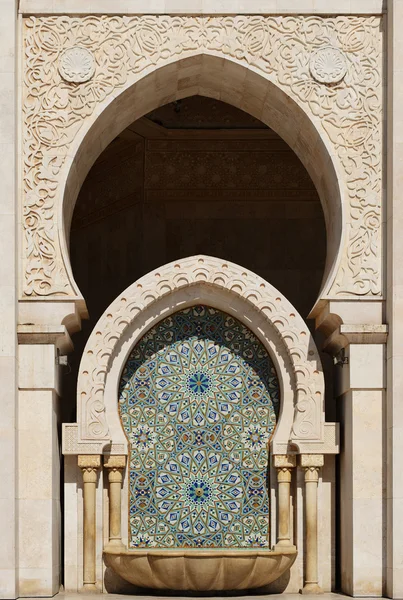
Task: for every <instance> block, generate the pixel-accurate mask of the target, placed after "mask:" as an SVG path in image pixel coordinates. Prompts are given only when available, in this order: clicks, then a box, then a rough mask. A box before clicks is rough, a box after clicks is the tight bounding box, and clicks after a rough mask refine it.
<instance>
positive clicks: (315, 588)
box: [300, 583, 323, 594]
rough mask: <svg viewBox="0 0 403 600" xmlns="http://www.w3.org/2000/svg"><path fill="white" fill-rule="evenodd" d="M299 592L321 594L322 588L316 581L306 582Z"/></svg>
mask: <svg viewBox="0 0 403 600" xmlns="http://www.w3.org/2000/svg"><path fill="white" fill-rule="evenodd" d="M300 594H323V590H322V588H321V587H320V585H319V584H318V583H306V584H305V585H304V587H303V588H302V590H300Z"/></svg>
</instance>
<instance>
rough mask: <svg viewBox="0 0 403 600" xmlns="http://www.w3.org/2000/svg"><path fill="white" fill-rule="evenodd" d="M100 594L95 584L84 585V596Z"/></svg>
mask: <svg viewBox="0 0 403 600" xmlns="http://www.w3.org/2000/svg"><path fill="white" fill-rule="evenodd" d="M98 592H99V590H98V588H97V586H96V585H95V583H84V585H83V593H84V594H97V593H98Z"/></svg>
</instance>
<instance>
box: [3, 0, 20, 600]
mask: <svg viewBox="0 0 403 600" xmlns="http://www.w3.org/2000/svg"><path fill="white" fill-rule="evenodd" d="M16 10H17V3H16V1H15V0H4V2H2V3H1V5H0V15H1V16H0V155H1V157H2V158H1V160H0V180H1V182H2V183H1V193H0V255H1V266H0V376H1V386H0V405H1V418H0V450H1V454H2V456H3V460H2V461H1V464H0V479H1V481H2V485H1V486H0V504H1V512H0V515H1V516H0V539H1V540H2V543H1V547H0V598H11V597H15V595H16V593H17V569H18V540H17V528H16V526H15V520H16V519H17V514H18V503H17V500H16V497H17V480H18V473H17V464H18V463H17V460H16V459H17V456H18V454H17V446H18V437H17V431H16V420H17V368H18V365H17V357H16V341H17V339H16V321H17V319H16V298H17V281H18V278H17V271H16V253H15V250H16V245H15V240H16V223H17V202H16V154H17V140H16V137H15V128H16V102H17V85H16V84H17V80H16V63H15V60H16V16H15V15H16Z"/></svg>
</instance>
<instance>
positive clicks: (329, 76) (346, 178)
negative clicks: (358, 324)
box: [22, 16, 383, 298]
mask: <svg viewBox="0 0 403 600" xmlns="http://www.w3.org/2000/svg"><path fill="white" fill-rule="evenodd" d="M23 31H24V52H23V59H24V68H23V73H24V85H23V107H22V108H23V119H24V121H23V152H24V156H23V167H24V199H23V218H22V220H23V227H24V235H23V240H24V242H23V243H24V248H23V259H24V266H25V267H24V277H23V280H24V282H23V294H24V296H25V297H31V298H35V297H53V296H75V290H74V289H73V287H72V283H71V282H70V281H69V276H68V273H67V271H66V267H65V265H64V264H63V258H62V250H61V242H60V241H59V240H58V229H59V227H60V228H61V227H62V226H61V224H58V222H57V219H58V214H61V210H60V202H61V199H60V196H61V194H63V191H64V190H63V189H62V188H63V185H62V174H63V166H64V164H65V162H66V158H67V156H68V154H69V151H70V149H71V146H72V144H73V142H74V139H75V138H76V136H77V134H78V132H79V131H80V129H81V128H82V127H83V123H85V121H86V119H87V118H88V117H91V115H93V113H94V111H95V110H96V109H97V107H98V106H99V104H100V103H102V102H103V101H105V100H106V99H107V98H108V97H111V95H112V94H118V93H119V91H120V90H123V89H127V88H128V87H129V86H130V85H131V81H132V80H133V78H134V77H136V76H137V77H138V75H139V74H141V73H143V72H144V73H145V72H146V71H147V72H149V71H150V68H152V67H154V68H156V69H157V68H158V67H159V66H162V65H164V64H167V62H172V61H173V60H175V59H177V60H180V59H182V58H186V57H190V56H194V55H196V54H202V53H205V54H213V55H215V56H219V57H222V58H229V59H231V60H233V61H235V62H238V63H239V64H243V65H245V66H250V67H252V68H253V69H254V70H256V71H257V72H259V73H261V74H262V76H264V77H266V78H268V79H269V80H271V81H272V82H274V83H275V85H277V86H279V87H280V88H281V89H283V90H284V91H285V92H286V93H287V94H288V95H289V96H290V97H291V98H292V99H293V100H294V101H296V102H297V103H298V104H299V105H301V106H302V107H303V109H304V110H305V111H306V112H307V114H308V115H310V116H311V118H312V119H313V120H314V122H315V123H316V125H317V127H318V129H319V131H321V132H322V135H323V137H324V138H326V139H327V143H328V145H330V147H331V149H332V151H333V152H334V154H335V156H337V158H338V161H339V163H340V165H341V166H342V170H343V173H342V178H343V181H342V182H341V185H343V186H345V189H346V192H347V195H348V205H346V206H345V216H344V221H345V223H344V227H345V231H344V240H345V241H344V242H343V243H344V246H343V250H342V258H341V264H340V265H339V268H338V272H337V275H336V278H335V280H334V282H333V287H332V289H331V290H330V294H331V295H333V296H336V297H351V296H353V297H354V296H365V295H369V296H371V295H375V296H379V295H380V294H381V289H382V281H381V256H380V250H381V192H382V143H381V140H382V110H381V107H382V96H383V87H382V29H381V19H380V18H379V17H372V16H371V17H359V16H338V17H329V18H327V17H326V18H322V17H312V16H286V17H283V16H275V17H274V16H272V17H261V16H236V17H231V16H228V17H221V16H218V17H193V16H190V17H189V16H186V17H181V16H139V17H127V16H89V17H66V16H48V17H28V18H26V19H24V29H23ZM73 47H82V48H85V49H87V50H90V51H91V53H92V54H93V56H94V60H95V65H96V67H95V74H94V76H93V77H92V78H91V79H90V80H89V81H86V82H83V83H81V84H76V83H69V82H67V81H65V80H63V78H62V77H61V75H60V72H59V66H60V59H61V57H62V55H63V53H64V51H65V50H66V49H68V48H73ZM329 47H331V48H335V49H336V50H338V51H340V52H342V54H343V60H344V61H345V62H346V73H345V76H343V79H342V80H341V81H339V82H338V83H330V84H326V83H321V82H319V81H316V80H315V79H314V78H313V76H312V73H311V59H312V56H313V54H314V53H316V52H317V51H318V50H319V49H321V48H329ZM336 54H337V53H333V55H334V56H335V55H336ZM316 56H317V55H316ZM315 60H316V59H315ZM323 63H325V64H323ZM75 68H77V65H76V67H75ZM315 72H316V73H317V74H319V77H321V79H322V80H323V81H338V80H339V77H340V75H341V70H340V62H338V63H336V62H335V61H333V62H332V61H330V62H328V59H326V61H323V57H322V64H319V63H318V64H316V63H315Z"/></svg>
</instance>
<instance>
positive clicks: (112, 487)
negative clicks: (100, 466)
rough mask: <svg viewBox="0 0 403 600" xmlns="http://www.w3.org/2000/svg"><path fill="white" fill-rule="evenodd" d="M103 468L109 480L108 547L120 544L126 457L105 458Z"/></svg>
mask: <svg viewBox="0 0 403 600" xmlns="http://www.w3.org/2000/svg"><path fill="white" fill-rule="evenodd" d="M104 466H105V468H106V469H107V471H108V480H109V545H110V546H114V547H116V546H121V547H123V544H122V527H121V513H122V480H123V469H124V468H125V466H126V456H105V458H104Z"/></svg>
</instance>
